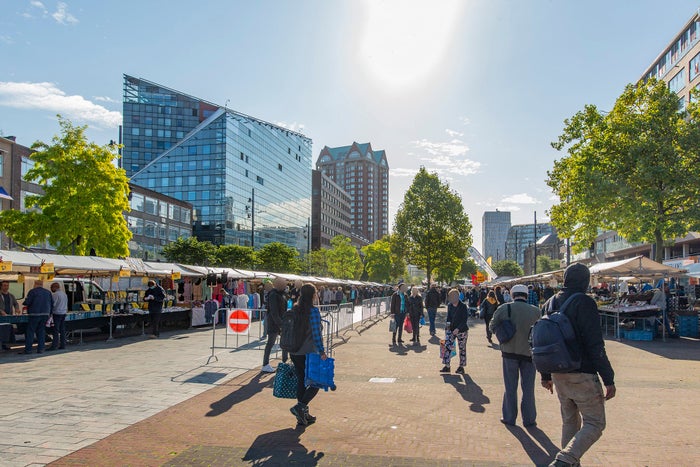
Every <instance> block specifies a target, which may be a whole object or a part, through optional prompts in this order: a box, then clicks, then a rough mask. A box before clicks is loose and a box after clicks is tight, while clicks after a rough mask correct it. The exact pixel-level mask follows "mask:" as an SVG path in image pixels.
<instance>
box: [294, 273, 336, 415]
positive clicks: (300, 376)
mask: <svg viewBox="0 0 700 467" xmlns="http://www.w3.org/2000/svg"><path fill="white" fill-rule="evenodd" d="M317 304H318V295H317V293H316V287H314V286H313V285H312V284H304V285H302V286H301V294H300V296H299V300H298V301H297V302H296V304H295V305H294V307H293V310H294V313H299V315H298V317H297V318H296V319H295V320H294V321H295V326H296V325H297V323H299V325H301V326H304V327H305V336H306V338H305V340H304V343H303V344H302V346H301V348H300V349H299V350H298V351H296V352H291V359H292V362H293V363H294V370H295V371H296V374H297V404H296V405H295V406H294V407H292V408H291V409H289V410H290V412H292V414H293V415H294V416H295V417H296V418H297V424H298V425H303V426H306V425H309V424H311V423H314V422H315V421H316V417H314V416H313V415H311V414H309V402H311V400H312V399H313V398H314V397H316V394H318V389H319V388H317V387H313V386H307V385H306V382H305V373H306V355H307V354H311V353H316V354H320V355H321V360H325V359H326V358H328V357H327V356H326V350H325V348H324V347H323V334H322V329H321V313H320V312H319V311H318V308H317Z"/></svg>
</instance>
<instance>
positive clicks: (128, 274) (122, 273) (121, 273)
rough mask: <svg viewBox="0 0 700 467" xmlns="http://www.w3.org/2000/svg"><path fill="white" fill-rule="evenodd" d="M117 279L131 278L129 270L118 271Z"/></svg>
mask: <svg viewBox="0 0 700 467" xmlns="http://www.w3.org/2000/svg"><path fill="white" fill-rule="evenodd" d="M119 277H131V270H129V269H119Z"/></svg>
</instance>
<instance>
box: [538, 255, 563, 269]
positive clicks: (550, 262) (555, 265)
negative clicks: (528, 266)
mask: <svg viewBox="0 0 700 467" xmlns="http://www.w3.org/2000/svg"><path fill="white" fill-rule="evenodd" d="M557 269H561V265H560V263H559V260H558V259H552V258H550V257H549V256H547V255H538V256H537V272H538V273H539V272H548V271H556V270H557Z"/></svg>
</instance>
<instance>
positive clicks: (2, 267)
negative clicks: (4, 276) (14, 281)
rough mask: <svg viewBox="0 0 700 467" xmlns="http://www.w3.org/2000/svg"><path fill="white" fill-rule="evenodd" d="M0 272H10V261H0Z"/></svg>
mask: <svg viewBox="0 0 700 467" xmlns="http://www.w3.org/2000/svg"><path fill="white" fill-rule="evenodd" d="M0 272H12V261H0Z"/></svg>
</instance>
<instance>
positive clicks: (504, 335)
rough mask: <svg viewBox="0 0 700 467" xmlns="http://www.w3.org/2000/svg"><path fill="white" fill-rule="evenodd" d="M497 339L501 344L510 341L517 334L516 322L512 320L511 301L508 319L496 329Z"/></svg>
mask: <svg viewBox="0 0 700 467" xmlns="http://www.w3.org/2000/svg"><path fill="white" fill-rule="evenodd" d="M494 333H495V334H496V339H498V342H499V343H500V344H505V343H506V342H508V341H510V340H511V339H512V338H513V336H514V335H515V324H513V322H512V321H511V320H510V303H509V304H508V319H504V320H503V321H501V322H500V323H498V326H496V328H495V329H494Z"/></svg>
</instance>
